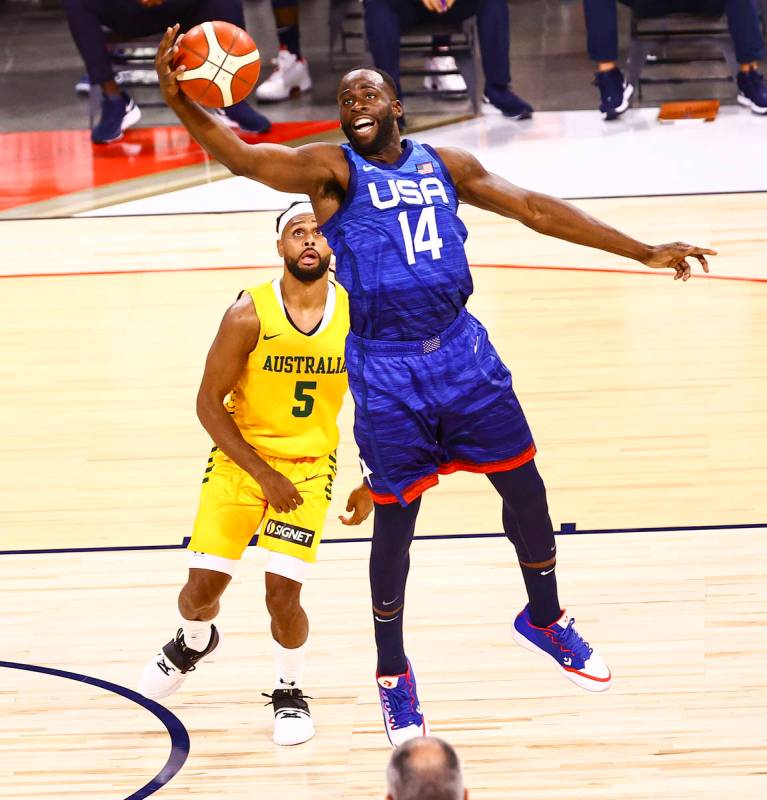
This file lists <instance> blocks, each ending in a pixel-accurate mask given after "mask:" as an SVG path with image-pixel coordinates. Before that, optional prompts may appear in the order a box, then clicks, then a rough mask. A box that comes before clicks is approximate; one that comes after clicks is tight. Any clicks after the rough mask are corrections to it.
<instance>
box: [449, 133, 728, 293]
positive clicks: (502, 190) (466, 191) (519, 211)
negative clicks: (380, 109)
mask: <svg viewBox="0 0 767 800" xmlns="http://www.w3.org/2000/svg"><path fill="white" fill-rule="evenodd" d="M439 155H440V157H441V158H442V159H443V161H444V162H445V166H446V167H447V168H448V170H449V171H450V175H451V177H452V178H453V182H454V183H455V185H456V188H457V190H458V196H459V197H460V199H461V200H462V201H463V202H465V203H469V204H470V205H473V206H477V207H478V208H483V209H485V210H487V211H494V212H495V213H496V214H501V215H502V216H504V217H511V218H512V219H516V220H518V221H519V222H521V223H522V224H523V225H526V226H527V227H528V228H532V230H534V231H537V232H538V233H543V234H545V235H546V236H555V237H556V238H558V239H565V240H566V241H568V242H575V243H576V244H582V245H585V246H586V247H595V248H597V249H598V250H605V251H607V252H608V253H615V254H616V255H619V256H625V257H626V258H631V259H634V260H635V261H639V262H641V263H642V264H644V265H645V266H648V267H654V268H656V269H663V268H669V269H673V270H674V271H675V273H676V274H675V275H674V279H675V280H676V279H678V278H681V279H682V280H684V281H686V280H687V279H688V278H689V277H690V274H691V267H690V264H689V263H688V262H687V261H686V259H687V258H688V257H690V256H691V257H693V258H697V259H698V261H700V263H701V266H702V267H703V271H704V272H708V263H707V261H706V258H705V257H706V256H707V255H716V253H715V252H714V251H713V250H706V249H704V248H701V247H694V246H693V245H689V244H685V243H684V242H673V243H671V244H662V245H656V246H653V245H649V244H644V243H642V242H639V241H637V240H636V239H632V238H631V237H630V236H627V235H626V234H624V233H621V232H620V231H618V230H616V229H615V228H612V227H610V226H609V225H607V224H605V223H604V222H601V221H600V220H598V219H595V218H594V217H592V216H589V215H588V214H587V213H586V212H585V211H581V210H580V209H579V208H576V207H575V206H574V205H572V204H571V203H567V202H566V201H564V200H560V199H558V198H556V197H551V196H549V195H545V194H540V193H539V192H531V191H528V190H527V189H522V188H520V187H519V186H515V185H514V184H512V183H509V181H507V180H506V179H505V178H501V177H500V176H499V175H494V174H493V173H491V172H488V171H487V170H486V169H485V168H484V167H483V166H482V164H480V163H479V161H478V160H477V159H476V158H475V157H474V156H472V155H471V154H470V153H467V152H465V151H464V150H458V149H455V148H440V150H439Z"/></svg>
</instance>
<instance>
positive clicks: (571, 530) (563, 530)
mask: <svg viewBox="0 0 767 800" xmlns="http://www.w3.org/2000/svg"><path fill="white" fill-rule="evenodd" d="M760 528H767V522H754V523H745V524H738V525H674V526H671V527H654V528H590V529H587V528H584V529H583V530H579V529H578V526H577V525H576V523H574V522H563V523H562V524H561V526H560V528H559V530H555V531H554V533H555V534H556V535H557V536H593V535H600V534H620V533H689V532H701V533H704V532H706V531H740V530H754V529H760ZM505 536H506V534H505V533H432V534H428V533H427V534H422V535H420V536H415V537H414V538H415V540H420V541H433V540H436V539H499V538H504V537H505ZM257 538H258V537H257V536H254V537H253V538H252V539H251V540H250V546H253V545H255V543H256V539H257ZM371 541H372V538H371V537H370V536H360V537H356V538H349V539H325V540H323V544H355V543H360V542H371ZM188 544H189V537H188V536H185V537H184V538H183V540H182V541H181V544H146V545H141V544H138V545H125V546H120V545H113V546H109V547H52V548H40V549H35V550H0V556H37V555H66V554H71V553H122V552H131V551H142V550H185V549H186V547H187V545H188ZM0 666H2V662H0Z"/></svg>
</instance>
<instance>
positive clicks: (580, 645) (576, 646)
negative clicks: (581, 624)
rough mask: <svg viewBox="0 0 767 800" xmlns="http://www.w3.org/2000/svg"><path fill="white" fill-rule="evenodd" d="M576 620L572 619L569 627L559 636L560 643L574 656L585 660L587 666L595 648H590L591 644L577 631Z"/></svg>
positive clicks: (568, 624)
mask: <svg viewBox="0 0 767 800" xmlns="http://www.w3.org/2000/svg"><path fill="white" fill-rule="evenodd" d="M574 626H575V618H574V617H573V618H571V619H570V621H569V622H568V623H567V627H566V628H565V629H564V630H563V631H562V633H560V634H559V641H560V642H561V643H562V645H564V647H565V648H566V649H567V650H570V651H571V652H572V653H573V655H575V656H577V657H578V658H580V659H583V663H584V664H585V663H586V662H587V661H588V660H589V658H590V657H591V654H592V653H593V652H594V648H593V647H590V646H589V643H588V642H586V641H584V640H583V637H582V636H581V635H580V633H578V631H576V630H575V627H574Z"/></svg>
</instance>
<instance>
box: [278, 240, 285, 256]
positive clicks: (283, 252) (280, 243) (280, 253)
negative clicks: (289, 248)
mask: <svg viewBox="0 0 767 800" xmlns="http://www.w3.org/2000/svg"><path fill="white" fill-rule="evenodd" d="M277 255H278V256H279V257H280V258H282V257H283V256H284V255H285V251H284V250H283V248H282V237H280V238H279V239H277Z"/></svg>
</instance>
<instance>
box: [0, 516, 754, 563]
mask: <svg viewBox="0 0 767 800" xmlns="http://www.w3.org/2000/svg"><path fill="white" fill-rule="evenodd" d="M757 528H767V522H755V523H747V524H743V525H674V526H671V527H665V528H657V527H656V528H590V529H589V528H584V529H582V530H581V529H579V528H578V527H577V525H576V524H575V523H574V522H563V523H562V525H561V526H560V528H559V530H555V531H554V533H555V534H556V535H557V536H592V535H594V534H602V533H613V534H614V533H679V532H682V531H701V532H704V531H740V530H750V529H757ZM505 537H506V534H505V533H433V534H424V535H422V536H415V537H414V539H415V540H416V541H419V540H423V541H431V540H435V539H502V538H505ZM189 538H190V537H189V536H185V537H184V538H183V540H182V541H181V544H143V545H142V544H138V545H128V546H126V547H54V548H50V549H45V550H0V556H34V555H58V554H61V553H122V552H126V551H131V550H185V549H186V548H187V546H188V545H189ZM257 540H258V536H254V537H253V538H252V539H251V540H250V543H249V545H248V546H249V547H252V546H254V545H255V544H256V541H257ZM370 541H372V539H371V537H370V536H361V537H358V538H351V539H324V540H323V544H354V543H357V542H370Z"/></svg>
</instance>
